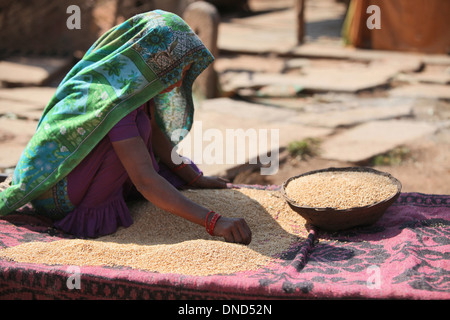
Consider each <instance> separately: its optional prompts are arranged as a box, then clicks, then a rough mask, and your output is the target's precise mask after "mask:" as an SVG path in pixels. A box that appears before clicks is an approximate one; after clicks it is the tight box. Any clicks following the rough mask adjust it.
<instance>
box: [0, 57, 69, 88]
mask: <svg viewBox="0 0 450 320" xmlns="http://www.w3.org/2000/svg"><path fill="white" fill-rule="evenodd" d="M71 63H72V59H61V58H24V57H15V58H11V59H8V60H4V61H0V83H3V84H5V85H6V86H10V85H14V86H17V85H19V86H40V85H44V84H45V83H46V82H47V81H49V80H51V79H52V78H53V77H54V76H56V75H57V74H59V73H60V72H61V71H63V70H65V69H66V68H68V67H69V66H70V64H71Z"/></svg>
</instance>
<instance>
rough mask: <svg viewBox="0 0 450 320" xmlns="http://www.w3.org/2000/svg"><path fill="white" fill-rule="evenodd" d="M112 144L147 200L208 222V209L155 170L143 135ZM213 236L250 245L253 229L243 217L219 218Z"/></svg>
mask: <svg viewBox="0 0 450 320" xmlns="http://www.w3.org/2000/svg"><path fill="white" fill-rule="evenodd" d="M112 145H113V147H114V150H115V152H116V154H117V156H118V157H119V159H120V160H121V162H122V164H123V166H124V168H125V170H126V171H127V173H128V175H129V176H130V179H131V181H132V182H133V184H134V185H135V186H136V188H137V190H138V191H139V192H140V193H141V194H142V195H143V196H144V197H145V198H146V199H147V200H148V201H150V202H151V203H153V204H154V205H156V206H157V207H159V208H161V209H163V210H165V211H168V212H170V213H173V214H175V215H177V216H180V217H182V218H184V219H187V220H189V221H191V222H193V223H196V224H198V225H202V226H204V225H205V219H206V216H207V214H208V212H209V209H207V208H205V207H203V206H200V205H198V204H196V203H194V202H193V201H191V200H190V199H188V198H186V197H185V196H184V195H183V194H182V193H181V192H179V191H178V190H177V189H176V188H175V187H173V186H172V185H171V184H170V183H169V182H168V181H167V180H165V179H164V178H163V177H161V176H160V175H159V174H158V173H157V172H156V171H155V169H154V168H153V164H152V160H151V157H150V154H149V152H148V150H147V147H146V145H145V143H144V141H143V140H142V138H141V137H134V138H130V139H125V140H120V141H115V142H112ZM205 232H206V231H205ZM214 235H216V236H221V237H223V238H224V239H225V240H226V241H229V242H238V243H244V244H248V243H250V241H251V231H250V228H249V227H248V225H247V223H246V222H245V220H244V219H240V218H227V217H222V218H220V219H219V220H218V221H217V224H216V227H215V229H214Z"/></svg>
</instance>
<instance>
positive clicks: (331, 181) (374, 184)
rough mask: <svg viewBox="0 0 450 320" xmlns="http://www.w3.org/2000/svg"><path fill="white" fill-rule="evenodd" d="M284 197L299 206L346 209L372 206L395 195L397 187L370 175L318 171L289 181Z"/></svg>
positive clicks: (384, 177) (379, 176) (365, 173)
mask: <svg viewBox="0 0 450 320" xmlns="http://www.w3.org/2000/svg"><path fill="white" fill-rule="evenodd" d="M285 192H286V195H287V196H288V197H289V198H290V199H292V200H294V201H295V202H296V204H297V205H299V206H306V207H314V208H334V209H339V210H341V209H349V208H354V207H363V206H367V205H371V204H374V203H377V202H380V201H383V200H386V199H388V198H391V197H392V196H394V195H395V194H396V193H397V186H396V185H395V184H393V183H392V181H391V180H390V179H389V178H388V177H386V176H382V175H378V174H374V173H369V172H318V173H315V174H310V175H305V176H302V177H299V178H296V179H293V180H292V181H290V182H289V183H288V184H287V186H286V188H285Z"/></svg>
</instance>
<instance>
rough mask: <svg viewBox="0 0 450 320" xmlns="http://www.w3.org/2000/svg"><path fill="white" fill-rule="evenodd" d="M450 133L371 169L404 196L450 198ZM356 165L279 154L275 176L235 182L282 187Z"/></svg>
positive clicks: (247, 176)
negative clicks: (321, 172)
mask: <svg viewBox="0 0 450 320" xmlns="http://www.w3.org/2000/svg"><path fill="white" fill-rule="evenodd" d="M449 141H450V130H448V129H446V130H443V131H441V132H439V133H437V134H436V135H434V136H431V137H427V138H423V139H421V140H420V141H416V142H415V143H414V144H411V145H408V146H406V147H407V148H408V149H409V150H410V154H409V155H408V158H407V159H406V160H404V161H403V162H402V163H401V164H396V165H383V166H371V167H372V168H374V169H377V170H380V171H384V172H388V173H390V174H391V175H393V176H394V177H396V178H397V179H398V180H400V182H401V183H402V191H403V192H419V193H428V194H450V167H449V160H450V143H449ZM351 166H355V164H354V163H346V162H341V161H332V160H325V159H321V158H320V157H319V156H316V157H310V158H309V159H305V160H299V159H297V158H295V157H292V156H290V155H289V153H288V152H287V151H286V150H282V151H281V152H280V167H279V171H278V172H277V173H276V174H275V175H271V176H261V175H260V174H259V170H252V171H244V172H242V173H240V174H238V175H237V176H236V177H235V178H234V179H233V182H235V183H249V184H253V183H255V184H277V185H280V184H282V183H283V182H284V181H285V180H287V179H288V178H290V177H292V176H295V175H298V174H302V173H305V172H308V171H312V170H318V169H324V168H329V167H351Z"/></svg>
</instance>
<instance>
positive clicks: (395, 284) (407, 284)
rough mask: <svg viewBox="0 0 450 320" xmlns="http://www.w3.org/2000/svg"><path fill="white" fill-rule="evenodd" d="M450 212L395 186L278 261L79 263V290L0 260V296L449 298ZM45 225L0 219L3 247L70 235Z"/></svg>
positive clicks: (48, 270) (439, 201)
mask: <svg viewBox="0 0 450 320" xmlns="http://www.w3.org/2000/svg"><path fill="white" fill-rule="evenodd" d="M240 187H247V188H258V189H266V190H267V189H270V190H274V189H277V186H240ZM24 210H26V208H24ZM449 218H450V195H428V194H420V193H402V194H401V195H400V197H399V198H398V199H397V201H396V203H395V204H394V205H392V206H391V207H390V208H389V209H388V210H387V211H386V213H385V214H384V215H383V217H382V218H381V219H380V220H379V221H378V222H377V223H375V224H374V225H372V226H367V227H362V228H354V229H350V230H347V231H342V232H334V233H325V232H322V231H321V230H317V229H315V228H311V230H310V232H309V235H308V237H307V238H306V239H303V238H302V239H298V240H297V241H296V242H294V243H293V244H292V246H291V249H290V250H289V251H288V252H285V253H283V254H282V257H283V262H281V263H279V264H276V265H267V266H265V267H262V268H261V269H259V270H256V271H247V272H239V273H236V274H231V275H212V276H205V277H202V276H187V275H180V274H162V273H155V272H148V271H144V270H133V269H129V268H125V267H120V266H116V267H113V268H111V267H87V266H85V267H80V269H79V270H80V272H81V288H80V289H78V290H70V289H68V288H67V286H66V281H67V279H68V277H70V276H71V275H72V274H71V273H70V272H68V271H67V270H68V267H69V266H50V265H41V264H25V263H16V262H12V261H7V260H1V259H0V299H2V298H3V299H33V298H35V299H257V300H263V299H328V298H330V299H423V300H428V299H442V300H448V299H450V281H449V275H450V219H449ZM50 227H51V224H49V222H48V221H45V220H42V219H40V218H39V217H37V216H33V215H28V216H27V215H24V214H17V215H12V216H7V217H4V218H2V219H0V248H1V247H11V246H16V245H19V244H21V243H26V242H29V241H54V240H59V239H63V238H67V237H70V236H69V235H67V234H64V233H60V232H58V231H57V230H54V229H52V228H50ZM261 303H262V302H261Z"/></svg>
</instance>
